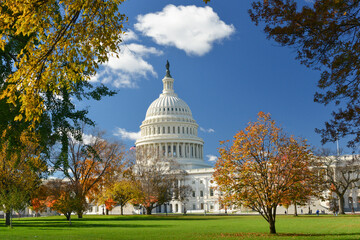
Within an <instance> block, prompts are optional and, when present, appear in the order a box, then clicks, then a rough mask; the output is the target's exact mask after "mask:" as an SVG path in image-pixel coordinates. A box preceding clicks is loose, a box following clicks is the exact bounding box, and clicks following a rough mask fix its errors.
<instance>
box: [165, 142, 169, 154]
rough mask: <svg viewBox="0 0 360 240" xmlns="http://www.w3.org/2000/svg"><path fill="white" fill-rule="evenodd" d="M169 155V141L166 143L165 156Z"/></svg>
mask: <svg viewBox="0 0 360 240" xmlns="http://www.w3.org/2000/svg"><path fill="white" fill-rule="evenodd" d="M167 156H168V145H167V143H165V157H167Z"/></svg>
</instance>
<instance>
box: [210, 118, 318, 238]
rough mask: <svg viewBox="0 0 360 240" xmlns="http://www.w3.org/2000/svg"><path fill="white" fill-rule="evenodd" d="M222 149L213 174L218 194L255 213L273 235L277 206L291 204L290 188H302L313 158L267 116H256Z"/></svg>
mask: <svg viewBox="0 0 360 240" xmlns="http://www.w3.org/2000/svg"><path fill="white" fill-rule="evenodd" d="M227 142H228V141H227ZM222 145H223V146H222V147H221V148H219V153H220V156H221V157H220V158H219V159H218V161H217V163H216V166H215V172H214V179H215V181H216V182H217V183H218V186H219V190H220V191H221V192H222V193H223V194H224V197H225V198H230V199H231V200H232V202H233V203H236V204H237V205H238V206H240V205H243V206H245V207H250V208H252V209H254V210H255V211H257V212H259V213H260V214H261V215H262V216H263V217H264V219H265V220H266V221H267V222H268V223H269V227H270V233H273V234H274V233H276V229H275V220H276V208H277V206H278V205H280V204H281V203H284V202H285V201H289V199H290V200H291V201H293V200H292V197H293V196H294V194H293V192H294V191H295V189H294V186H295V187H296V188H300V187H301V186H304V183H305V182H306V181H307V177H306V175H307V174H310V173H311V167H312V163H313V160H312V159H313V158H312V154H311V152H310V150H309V146H308V145H307V144H306V140H302V139H296V138H294V137H293V136H288V135H286V134H285V133H284V132H283V130H282V129H281V128H279V127H277V126H276V124H275V121H274V120H272V119H271V117H270V114H265V113H263V112H259V114H258V120H257V121H256V122H250V123H249V124H248V126H247V127H246V128H245V130H241V131H239V132H238V133H237V134H236V135H235V136H234V140H233V142H232V146H231V147H229V148H228V147H226V146H225V142H222ZM228 201H229V200H228Z"/></svg>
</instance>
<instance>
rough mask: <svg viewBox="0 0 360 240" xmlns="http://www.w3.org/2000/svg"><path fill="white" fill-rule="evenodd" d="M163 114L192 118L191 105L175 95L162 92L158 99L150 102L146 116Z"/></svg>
mask: <svg viewBox="0 0 360 240" xmlns="http://www.w3.org/2000/svg"><path fill="white" fill-rule="evenodd" d="M163 115H176V116H188V117H190V118H192V114H191V110H190V108H189V106H188V105H187V104H186V103H185V102H184V101H183V100H182V99H180V98H179V97H177V96H175V95H165V94H161V95H160V97H159V98H158V99H156V100H155V101H153V102H152V103H151V104H150V106H149V108H148V110H147V112H146V118H148V117H154V116H163Z"/></svg>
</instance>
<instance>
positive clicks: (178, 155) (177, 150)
mask: <svg viewBox="0 0 360 240" xmlns="http://www.w3.org/2000/svg"><path fill="white" fill-rule="evenodd" d="M176 157H177V158H179V157H180V151H179V143H176Z"/></svg>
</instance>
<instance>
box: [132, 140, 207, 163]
mask: <svg viewBox="0 0 360 240" xmlns="http://www.w3.org/2000/svg"><path fill="white" fill-rule="evenodd" d="M137 148H139V149H141V150H142V151H145V152H150V153H154V154H155V155H156V156H158V157H165V158H167V157H169V158H185V159H186V158H189V159H203V157H204V156H203V145H202V144H198V143H187V142H163V143H148V144H144V145H140V146H138V147H137Z"/></svg>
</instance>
